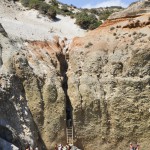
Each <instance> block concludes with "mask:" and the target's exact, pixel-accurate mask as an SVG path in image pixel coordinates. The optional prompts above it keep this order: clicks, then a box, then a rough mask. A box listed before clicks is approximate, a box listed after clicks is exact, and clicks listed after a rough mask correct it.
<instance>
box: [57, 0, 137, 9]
mask: <svg viewBox="0 0 150 150" xmlns="http://www.w3.org/2000/svg"><path fill="white" fill-rule="evenodd" d="M58 1H60V2H62V3H65V4H72V5H74V6H77V7H78V8H98V7H107V6H122V7H128V6H129V4H131V3H132V2H135V1H137V0H58Z"/></svg>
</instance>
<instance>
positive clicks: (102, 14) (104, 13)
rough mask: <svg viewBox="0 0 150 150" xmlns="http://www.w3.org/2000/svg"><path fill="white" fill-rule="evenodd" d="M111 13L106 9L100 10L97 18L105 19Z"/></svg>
mask: <svg viewBox="0 0 150 150" xmlns="http://www.w3.org/2000/svg"><path fill="white" fill-rule="evenodd" d="M111 14H112V12H110V11H108V10H106V11H104V12H102V13H101V14H99V20H106V19H107V18H108V17H109V16H110V15H111Z"/></svg>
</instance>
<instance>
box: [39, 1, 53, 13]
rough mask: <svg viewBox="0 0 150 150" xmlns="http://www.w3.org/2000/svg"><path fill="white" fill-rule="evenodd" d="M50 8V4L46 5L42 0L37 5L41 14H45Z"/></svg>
mask: <svg viewBox="0 0 150 150" xmlns="http://www.w3.org/2000/svg"><path fill="white" fill-rule="evenodd" d="M49 8H50V5H48V4H47V3H45V2H42V3H41V4H40V6H39V11H40V12H41V13H42V14H47V13H48V10H49Z"/></svg>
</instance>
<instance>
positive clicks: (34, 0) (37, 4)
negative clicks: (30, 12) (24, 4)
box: [29, 0, 42, 9]
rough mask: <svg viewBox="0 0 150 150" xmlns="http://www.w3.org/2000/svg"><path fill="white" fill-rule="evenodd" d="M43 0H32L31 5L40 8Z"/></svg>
mask: <svg viewBox="0 0 150 150" xmlns="http://www.w3.org/2000/svg"><path fill="white" fill-rule="evenodd" d="M41 3H42V1H41V0H30V2H29V7H30V8H34V9H39V7H40V5H41Z"/></svg>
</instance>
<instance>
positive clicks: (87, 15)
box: [20, 0, 122, 30]
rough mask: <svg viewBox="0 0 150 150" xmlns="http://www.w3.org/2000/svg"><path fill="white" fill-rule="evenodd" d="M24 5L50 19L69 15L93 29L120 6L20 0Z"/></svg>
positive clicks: (81, 25)
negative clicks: (82, 6)
mask: <svg viewBox="0 0 150 150" xmlns="http://www.w3.org/2000/svg"><path fill="white" fill-rule="evenodd" d="M20 1H21V3H22V4H23V5H24V6H25V7H29V8H31V9H32V8H33V9H36V10H39V12H40V13H42V14H44V15H47V16H48V17H49V18H50V19H56V15H57V14H61V15H64V16H70V17H71V18H75V19H76V24H77V25H79V26H80V27H81V28H82V29H86V30H87V29H89V30H93V29H95V28H97V27H98V26H99V25H101V24H102V21H104V20H106V19H107V18H108V17H109V15H110V14H112V13H113V12H114V11H117V10H120V9H122V8H117V7H115V8H109V7H108V8H105V9H102V8H100V9H78V11H74V10H75V9H76V7H75V6H73V5H71V6H69V5H67V4H60V3H59V2H57V0H51V1H50V2H49V3H46V2H45V1H44V0H20Z"/></svg>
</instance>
